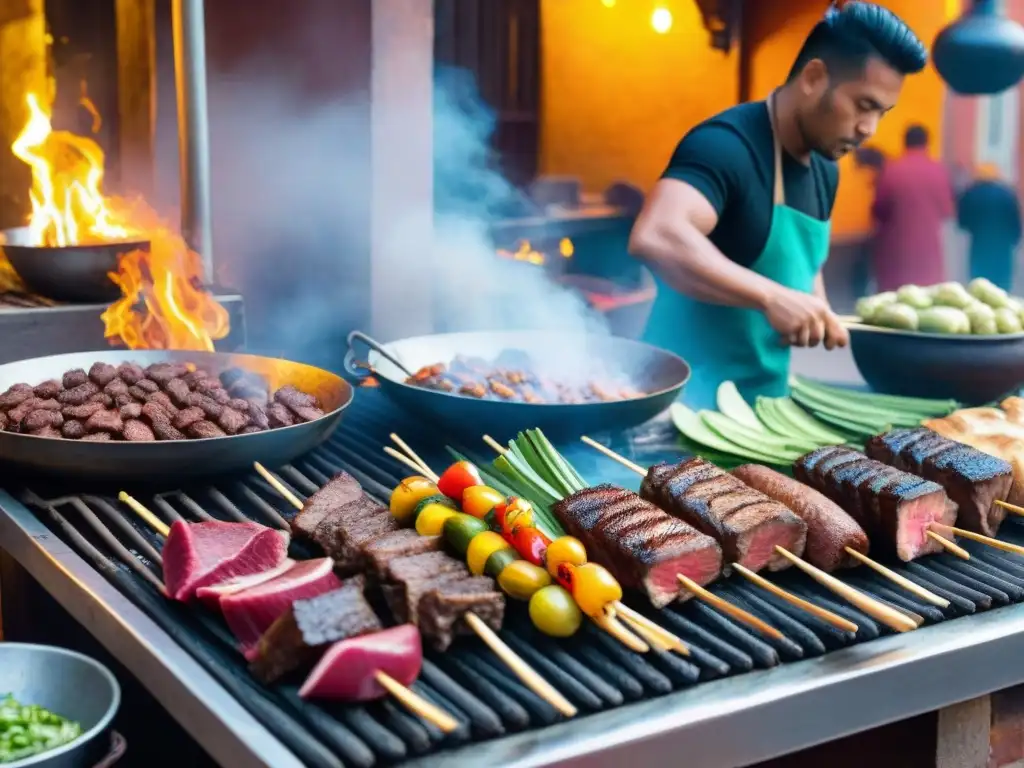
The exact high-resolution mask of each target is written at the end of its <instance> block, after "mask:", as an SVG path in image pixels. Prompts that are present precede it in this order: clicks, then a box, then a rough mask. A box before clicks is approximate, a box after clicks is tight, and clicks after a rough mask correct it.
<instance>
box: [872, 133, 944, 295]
mask: <svg viewBox="0 0 1024 768" xmlns="http://www.w3.org/2000/svg"><path fill="white" fill-rule="evenodd" d="M928 138H929V137H928V131H927V130H926V129H925V128H924V127H923V126H920V125H911V126H910V127H909V128H907V132H906V134H905V135H904V139H903V146H904V149H905V151H904V153H903V155H902V156H901V157H898V158H895V159H890V160H889V161H888V162H886V163H885V165H884V166H883V168H882V170H881V171H880V172H879V174H878V180H877V182H876V183H875V202H874V205H872V206H871V217H872V219H873V220H874V225H875V234H874V241H873V243H872V259H871V260H872V265H873V267H874V273H875V280H876V289H877V290H878V291H895V290H896V289H897V288H899V287H901V286H904V285H910V284H913V285H934V284H935V283H942V282H945V280H946V264H945V259H944V257H943V248H942V224H943V222H944V221H946V220H947V219H951V218H953V215H954V212H955V211H954V203H953V185H952V182H951V181H950V178H949V172H948V171H947V170H946V166H944V165H943V164H942V163H940V162H938V161H937V160H933V159H932V157H931V156H930V155H929V154H928Z"/></svg>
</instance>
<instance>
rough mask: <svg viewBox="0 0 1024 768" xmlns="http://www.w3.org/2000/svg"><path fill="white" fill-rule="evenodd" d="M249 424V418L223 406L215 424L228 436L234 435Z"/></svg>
mask: <svg viewBox="0 0 1024 768" xmlns="http://www.w3.org/2000/svg"><path fill="white" fill-rule="evenodd" d="M248 423H249V417H248V416H247V415H246V414H244V413H241V412H239V411H236V410H235V409H234V408H228V407H227V406H224V410H222V411H221V412H220V416H218V417H217V424H218V425H219V426H220V428H221V429H223V430H224V431H225V432H227V433H228V434H229V435H234V434H236V433H237V432H238V431H239V430H240V429H242V427H244V426H245V425H246V424H248Z"/></svg>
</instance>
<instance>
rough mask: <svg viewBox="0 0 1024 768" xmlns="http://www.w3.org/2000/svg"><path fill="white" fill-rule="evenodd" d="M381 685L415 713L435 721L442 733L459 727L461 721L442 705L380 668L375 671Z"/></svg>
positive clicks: (375, 677) (375, 676)
mask: <svg viewBox="0 0 1024 768" xmlns="http://www.w3.org/2000/svg"><path fill="white" fill-rule="evenodd" d="M373 677H374V679H375V680H376V681H377V682H378V683H379V684H380V687H381V688H383V689H384V690H385V691H387V692H388V693H390V694H391V695H392V696H394V697H395V698H396V699H398V702H399V703H400V704H401V705H402V706H404V707H405V708H406V709H408V710H409V711H410V712H412V713H413V714H416V715H419V716H420V717H422V718H423V719H424V720H426V721H427V722H429V723H433V724H434V725H436V726H437V727H438V728H439V729H441V732H442V733H451V732H452V731H454V730H455V729H457V728H458V727H459V721H458V720H456V719H455V718H454V717H452V716H451V715H449V714H448V713H447V712H445V711H444V710H443V709H441V708H440V707H438V706H436V705H434V704H432V703H430V702H429V701H427V700H426V699H424V698H423V697H422V696H420V695H419V694H417V693H413V691H411V690H409V689H408V688H406V687H405V686H404V685H402V684H401V683H400V682H398V681H397V680H395V678H393V677H392V676H391V675H389V674H388V673H387V672H381V671H380V670H379V669H378V670H377V671H376V672H374V673H373Z"/></svg>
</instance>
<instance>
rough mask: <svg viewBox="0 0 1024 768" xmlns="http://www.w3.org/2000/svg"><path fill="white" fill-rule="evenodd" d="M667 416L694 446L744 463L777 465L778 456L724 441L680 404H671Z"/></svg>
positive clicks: (698, 417)
mask: <svg viewBox="0 0 1024 768" xmlns="http://www.w3.org/2000/svg"><path fill="white" fill-rule="evenodd" d="M669 414H670V416H671V417H672V423H673V424H675V425H676V429H678V430H679V431H680V432H682V433H683V436H684V437H685V438H686V439H687V440H689V441H690V442H691V443H693V444H695V445H698V446H704V447H705V448H710V449H711V450H712V451H717V452H718V453H721V454H726V455H728V456H737V457H739V458H742V459H745V460H746V461H760V462H762V463H764V464H777V463H778V462H779V457H778V456H772V455H771V454H770V453H767V452H764V451H758V450H748V449H746V448H743V447H742V446H739V445H736V444H735V443H732V442H730V441H729V440H726V439H725V438H724V437H722V436H721V435H719V434H718V433H717V432H715V431H714V430H713V429H710V428H708V426H707V425H706V424H705V423H704V422H703V421H701V418H700V416H698V415H697V414H696V413H694V412H693V411H692V410H690V409H689V408H687V407H686V406H685V405H683V404H682V403H675V404H673V405H672V408H671V409H670V410H669Z"/></svg>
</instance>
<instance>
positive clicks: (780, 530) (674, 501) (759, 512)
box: [640, 458, 807, 571]
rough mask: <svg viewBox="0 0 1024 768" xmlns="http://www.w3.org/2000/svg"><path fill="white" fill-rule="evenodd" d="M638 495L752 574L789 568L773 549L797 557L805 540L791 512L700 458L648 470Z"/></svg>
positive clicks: (804, 528)
mask: <svg viewBox="0 0 1024 768" xmlns="http://www.w3.org/2000/svg"><path fill="white" fill-rule="evenodd" d="M640 495H641V496H642V497H643V498H645V499H647V500H648V501H650V502H652V503H654V504H657V505H658V506H659V507H661V508H662V509H664V510H665V511H666V512H669V513H670V514H672V515H674V516H675V517H678V518H679V519H680V520H683V521H685V522H687V523H689V524H690V525H692V526H693V527H694V528H696V529H697V530H699V531H701V532H702V533H704V534H706V535H708V536H711V537H712V538H714V539H715V540H716V541H718V542H719V543H720V544H721V545H722V549H723V553H724V555H725V559H726V561H727V562H730V563H740V564H741V565H743V566H745V567H747V568H749V569H751V570H752V571H759V570H761V569H762V568H766V567H767V568H768V569H769V570H772V571H777V570H781V569H783V568H787V567H789V565H790V563H789V561H788V560H787V559H786V558H784V557H782V556H781V555H779V554H778V553H777V552H776V551H775V547H776V546H780V547H783V548H785V549H787V550H789V551H790V552H792V553H793V554H795V555H798V556H799V555H802V554H803V551H804V547H805V545H806V542H807V524H806V523H805V522H804V521H803V520H801V519H800V518H799V517H797V516H796V515H795V514H793V512H792V511H791V510H789V509H787V508H786V507H784V506H783V505H781V504H779V503H778V502H777V501H773V500H772V499H771V498H769V497H768V496H766V495H765V494H763V493H761V492H760V491H756V490H754V489H753V488H750V487H749V486H747V485H745V484H744V483H743V482H742V481H740V480H739V479H738V478H735V477H733V476H732V475H730V474H729V473H727V472H725V471H724V470H721V469H719V468H718V467H716V466H715V465H714V464H712V463H710V462H708V461H705V460H704V459H701V458H693V459H688V460H686V461H683V462H682V463H680V464H676V465H664V464H662V465H657V466H655V467H652V468H651V469H650V470H648V473H647V476H646V477H645V478H644V481H643V483H642V484H641V486H640Z"/></svg>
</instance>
